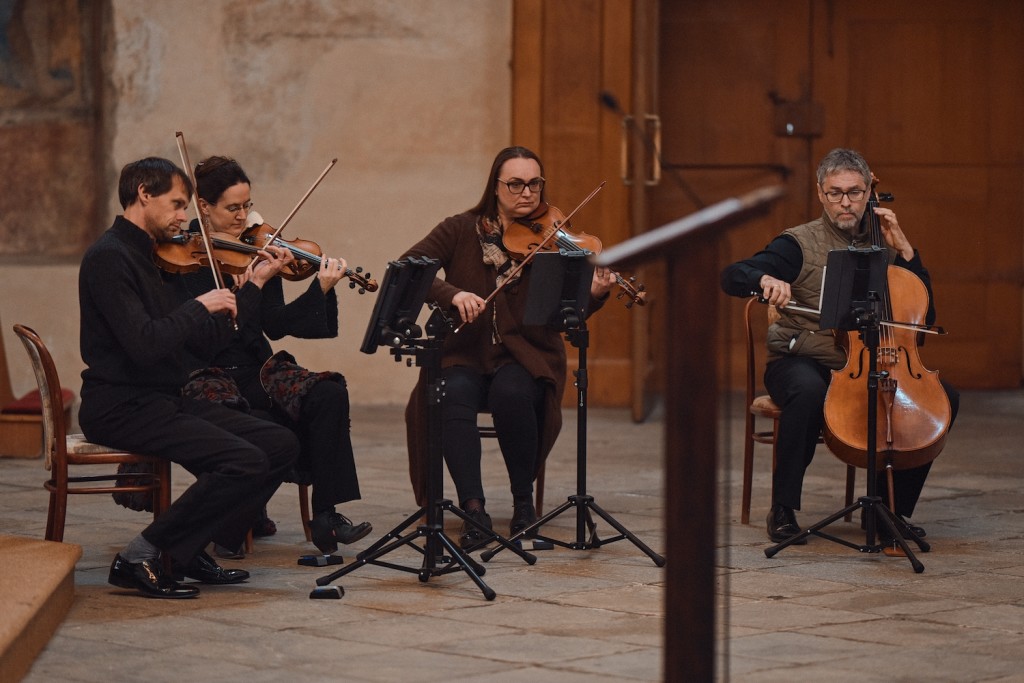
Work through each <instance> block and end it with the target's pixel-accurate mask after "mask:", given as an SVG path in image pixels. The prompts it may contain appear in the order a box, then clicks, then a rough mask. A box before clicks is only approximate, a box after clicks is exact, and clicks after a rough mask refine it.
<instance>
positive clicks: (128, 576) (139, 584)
mask: <svg viewBox="0 0 1024 683" xmlns="http://www.w3.org/2000/svg"><path fill="white" fill-rule="evenodd" d="M107 583H109V584H110V585H112V586H117V587H118V588H134V589H135V590H137V591H139V592H140V593H142V594H143V595H145V596H146V597H147V598H194V597H195V596H197V595H199V589H198V588H196V587H195V586H182V585H181V584H179V583H178V582H177V581H175V580H174V579H172V578H170V577H168V576H164V575H163V567H162V566H161V563H160V560H159V559H155V558H154V559H151V560H143V561H142V562H128V561H126V560H125V559H124V558H123V557H121V556H120V555H117V556H115V557H114V562H113V563H112V564H111V565H110V574H109V576H107Z"/></svg>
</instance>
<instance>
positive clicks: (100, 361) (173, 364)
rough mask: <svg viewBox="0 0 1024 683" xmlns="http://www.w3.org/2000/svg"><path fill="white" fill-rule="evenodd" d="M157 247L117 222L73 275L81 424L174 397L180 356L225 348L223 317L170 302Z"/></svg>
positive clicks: (192, 303)
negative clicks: (135, 403) (149, 398)
mask: <svg viewBox="0 0 1024 683" xmlns="http://www.w3.org/2000/svg"><path fill="white" fill-rule="evenodd" d="M154 246H155V243H154V242H153V239H152V238H151V237H150V236H149V235H148V234H147V233H146V232H145V231H143V230H142V229H141V228H139V227H138V226H136V225H135V224H134V223H132V222H131V221H129V220H127V219H125V218H124V217H123V216H118V217H117V218H115V219H114V223H113V225H111V227H110V229H108V230H107V231H106V232H105V233H104V234H103V235H102V236H100V238H99V239H98V240H97V241H96V242H95V244H93V245H92V246H91V247H90V248H89V249H88V251H86V253H85V256H84V257H83V258H82V264H81V268H80V270H79V274H78V298H79V306H80V309H81V321H80V333H79V338H80V341H79V343H80V350H81V353H82V360H83V361H84V362H85V365H86V368H85V370H83V371H82V393H81V395H82V408H81V414H80V419H82V420H83V421H87V420H88V418H89V417H90V416H100V415H103V414H104V413H106V412H108V411H110V410H114V409H116V408H117V407H118V406H119V405H122V404H123V403H125V402H127V401H130V400H132V399H135V398H138V397H140V396H143V395H147V394H150V393H153V392H157V393H161V394H168V395H174V396H177V395H178V394H179V392H180V390H181V387H182V386H183V385H184V384H185V381H186V379H187V376H188V372H187V367H186V361H185V357H184V354H183V350H186V349H187V350H189V351H191V352H193V353H197V352H200V350H201V349H203V348H209V347H211V346H216V345H220V344H223V343H225V340H227V339H228V338H229V336H230V334H231V326H230V322H229V320H228V317H227V316H226V315H223V314H220V315H210V313H209V312H207V310H206V308H205V307H204V306H203V305H202V304H201V303H199V302H198V301H196V300H195V299H188V300H185V301H176V300H175V298H174V297H173V296H172V295H171V292H170V291H169V290H168V289H167V288H166V287H165V286H164V284H163V282H162V279H161V274H160V270H159V269H158V268H157V266H156V264H155V263H154V260H153V250H154Z"/></svg>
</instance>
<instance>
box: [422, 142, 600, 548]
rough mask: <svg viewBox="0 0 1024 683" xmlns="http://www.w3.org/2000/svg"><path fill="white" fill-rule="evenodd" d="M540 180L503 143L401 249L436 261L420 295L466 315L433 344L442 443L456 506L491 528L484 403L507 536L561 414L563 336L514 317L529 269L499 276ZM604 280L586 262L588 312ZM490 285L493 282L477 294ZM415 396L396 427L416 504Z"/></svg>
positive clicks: (474, 533) (533, 206) (527, 510)
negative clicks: (469, 193) (402, 429)
mask: <svg viewBox="0 0 1024 683" xmlns="http://www.w3.org/2000/svg"><path fill="white" fill-rule="evenodd" d="M544 186H545V181H544V169H543V166H542V164H541V161H540V159H539V158H538V157H537V155H536V154H535V153H533V152H532V151H530V150H528V149H526V148H524V147H509V148H506V149H503V150H502V151H501V152H499V153H498V155H497V156H496V157H495V159H494V163H493V164H492V166H491V170H490V174H489V175H488V177H487V181H486V184H485V186H484V192H483V196H482V197H481V198H480V201H479V202H477V204H476V206H474V207H473V208H471V209H469V210H468V211H465V212H463V213H460V214H458V215H456V216H452V217H450V218H446V219H445V220H443V221H442V222H441V223H440V224H438V225H437V226H436V227H435V228H434V229H433V230H431V231H430V233H429V234H428V235H427V236H426V237H424V238H423V239H422V240H421V241H420V242H418V243H417V244H416V245H414V246H413V247H412V248H411V249H410V250H409V251H408V252H406V254H405V255H404V256H403V258H404V257H409V256H427V257H430V258H434V259H438V260H439V261H440V262H441V268H442V269H443V270H444V279H440V278H438V279H436V280H435V281H434V284H433V286H432V287H431V289H430V294H429V296H428V298H429V299H431V300H434V301H436V302H437V303H438V304H439V306H440V307H441V309H442V310H444V309H447V310H449V311H453V312H454V313H455V314H456V315H457V316H458V319H459V321H461V322H464V323H466V325H465V326H464V327H463V328H462V329H461V330H460V331H459V332H458V333H457V334H451V333H450V334H448V335H447V337H446V338H445V341H444V347H443V350H442V368H443V370H442V373H443V376H444V378H445V398H444V401H443V402H442V420H443V423H444V427H443V435H444V437H443V451H444V458H445V462H446V463H447V465H448V471H449V473H450V474H451V477H452V480H453V481H454V483H455V488H456V490H457V494H458V500H459V506H460V507H461V508H462V509H463V510H465V511H466V512H467V513H468V514H469V515H470V516H472V517H473V518H474V519H475V520H476V521H477V522H478V523H480V524H482V525H483V526H485V527H487V528H491V519H490V516H489V515H488V513H487V512H486V509H485V502H486V499H485V496H484V490H483V484H482V481H481V464H480V456H481V446H480V434H479V431H478V430H477V413H478V412H482V411H486V412H490V413H491V415H492V416H493V420H494V427H495V430H496V431H497V434H498V444H499V446H500V448H501V453H502V456H503V458H504V460H505V466H506V468H507V470H508V475H509V480H510V484H511V491H512V499H513V512H512V518H511V523H510V525H509V531H510V534H512V535H514V534H515V533H517V532H518V531H521V530H522V529H524V528H526V527H527V526H529V525H530V524H532V523H533V522H534V521H536V510H535V508H534V505H533V481H534V479H535V477H536V474H537V471H538V468H539V466H540V464H541V463H542V462H543V459H544V458H545V457H547V454H548V453H549V452H550V451H551V448H552V446H553V445H554V442H555V439H556V438H557V436H558V432H559V430H560V428H561V423H562V415H561V407H560V406H561V401H562V393H563V391H564V389H565V379H566V354H565V344H564V342H563V341H562V337H561V336H560V334H559V332H558V331H556V330H554V329H551V328H548V327H544V326H525V325H523V324H522V320H523V314H524V312H525V305H526V294H527V292H528V291H529V280H530V268H529V267H528V266H527V267H526V268H524V269H522V271H521V272H520V273H519V274H518V275H517V276H516V278H515V280H514V281H509V282H507V281H506V279H507V278H508V276H509V274H510V273H511V272H513V271H514V268H515V262H514V261H515V258H514V257H513V256H511V255H510V254H509V253H508V252H507V251H506V249H505V247H504V245H503V243H502V234H503V232H504V231H505V229H506V228H507V227H508V226H509V225H511V224H512V222H513V221H515V220H516V219H517V218H523V217H526V216H530V215H531V214H534V213H535V212H537V211H538V209H540V208H541V207H545V206H546V203H545V187H544ZM614 283H615V277H614V274H613V273H610V272H608V271H607V270H605V269H600V270H598V271H595V273H594V279H593V283H592V286H591V297H592V301H591V305H590V306H588V309H587V310H588V312H593V311H595V310H597V308H599V307H600V306H601V305H602V304H603V302H604V300H605V299H606V298H607V297H608V294H609V292H610V290H611V288H612V286H613V285H614ZM499 286H500V287H501V289H500V291H498V292H497V293H496V294H495V295H494V296H493V297H492V298H491V299H490V301H489V302H487V301H486V300H487V299H488V296H489V294H491V293H492V292H493V291H495V290H496V288H497V287H499ZM421 381H422V376H421ZM421 396H422V391H421V390H420V388H419V387H417V388H416V389H415V390H414V391H413V393H412V398H411V399H410V401H409V405H408V407H407V408H406V426H407V429H408V444H409V456H410V474H411V476H412V478H413V488H414V489H415V491H416V495H417V498H418V499H419V501H420V502H421V503H422V502H425V501H424V500H423V499H424V497H425V493H424V491H425V481H424V480H423V478H422V475H421V474H420V473H421V472H422V471H423V467H422V463H423V462H424V461H425V458H426V454H425V452H424V448H425V444H426V439H425V438H423V434H424V433H425V430H426V424H425V406H423V405H421V403H422V399H421ZM484 540H486V538H485V536H484V535H483V534H482V533H481V532H479V531H478V530H477V529H476V528H475V527H473V526H471V525H469V524H464V525H463V529H462V532H461V536H460V539H459V542H460V545H461V546H462V547H463V548H471V547H473V546H476V545H478V544H480V543H481V542H482V541H484Z"/></svg>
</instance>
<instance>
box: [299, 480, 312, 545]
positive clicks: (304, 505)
mask: <svg viewBox="0 0 1024 683" xmlns="http://www.w3.org/2000/svg"><path fill="white" fill-rule="evenodd" d="M299 517H301V518H302V531H303V533H305V534H306V542H307V543H312V542H313V534H312V533H311V532H310V530H309V520H310V517H309V486H307V485H306V484H299Z"/></svg>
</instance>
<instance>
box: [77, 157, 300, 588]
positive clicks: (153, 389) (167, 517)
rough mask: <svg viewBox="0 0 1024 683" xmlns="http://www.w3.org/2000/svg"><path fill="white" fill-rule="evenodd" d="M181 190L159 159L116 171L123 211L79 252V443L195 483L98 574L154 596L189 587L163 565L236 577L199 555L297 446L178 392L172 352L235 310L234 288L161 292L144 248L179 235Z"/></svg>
mask: <svg viewBox="0 0 1024 683" xmlns="http://www.w3.org/2000/svg"><path fill="white" fill-rule="evenodd" d="M191 194H192V184H191V182H190V181H189V179H188V176H187V175H185V173H184V172H183V171H182V170H181V169H179V168H178V167H177V166H175V165H174V164H173V163H171V162H170V161H167V160H166V159H159V158H153V157H151V158H147V159H142V160H140V161H137V162H133V163H130V164H128V165H126V166H125V167H124V168H123V169H122V171H121V177H120V180H119V183H118V195H119V199H120V202H121V206H122V207H123V208H124V214H123V215H122V216H118V217H116V218H115V219H114V223H113V225H112V226H111V227H110V229H108V230H107V231H106V232H105V233H104V234H103V235H102V236H100V238H99V239H98V240H97V241H96V243H95V244H93V245H92V247H90V248H89V250H88V251H87V252H86V254H85V256H84V257H83V259H82V265H81V270H80V272H79V282H78V287H79V304H80V307H81V334H80V339H81V342H80V343H81V352H82V360H83V361H85V364H86V369H85V370H84V371H83V372H82V381H83V383H82V392H81V396H82V406H81V410H80V411H79V423H80V424H81V427H82V431H83V432H84V434H85V436H86V437H87V438H88V439H89V440H90V441H95V442H98V443H102V444H104V445H107V446H111V447H114V448H119V449H123V450H126V451H131V452H136V453H146V454H149V455H154V456H157V457H161V458H166V459H168V460H170V461H172V462H175V463H178V464H179V465H181V466H182V467H184V468H185V469H186V470H188V471H189V472H190V473H192V474H193V475H195V477H196V481H195V483H194V484H192V486H190V487H189V488H188V489H187V490H186V491H185V492H184V493H183V494H182V495H181V496H180V497H179V498H178V499H177V500H176V501H175V502H174V503H173V504H172V505H171V507H170V508H169V509H168V510H167V511H166V512H164V513H163V514H161V515H160V517H159V518H158V519H156V520H154V522H153V523H152V524H150V525H149V526H148V527H146V528H145V529H144V530H143V531H142V533H141V534H140V535H139V536H137V537H136V538H135V539H133V540H132V541H131V542H130V543H129V544H128V545H127V546H126V547H125V549H124V550H122V551H121V552H120V553H119V554H118V555H117V556H116V557H115V558H114V562H113V564H112V565H111V568H110V575H109V578H108V581H109V582H110V583H111V584H113V585H115V586H119V587H122V588H135V589H137V590H139V591H140V592H141V593H142V594H143V595H146V596H148V597H157V598H187V597H193V596H195V595H197V594H198V593H199V591H198V589H197V588H195V587H194V586H191V585H183V584H179V583H178V582H177V581H175V579H174V578H172V577H170V576H167V575H165V574H164V572H163V571H162V566H161V562H160V560H159V557H160V554H161V553H166V554H167V555H169V556H170V557H171V559H172V561H173V564H174V567H175V574H178V573H180V574H181V575H183V576H186V577H189V578H192V579H196V580H198V581H200V582H203V583H217V584H223V583H238V582H240V581H245V580H246V579H247V578H248V577H249V573H248V572H246V571H244V570H241V569H224V568H222V567H220V566H218V565H217V563H216V562H215V561H214V560H213V559H212V558H211V557H210V556H209V555H208V554H207V553H206V552H205V548H206V546H207V545H208V544H209V543H210V542H211V541H215V542H217V543H219V544H220V545H224V546H227V547H237V546H238V545H239V544H240V543H241V541H242V539H243V538H244V536H245V533H246V530H247V529H248V527H249V525H250V524H251V523H252V520H253V519H254V517H255V516H256V514H257V513H258V512H259V511H260V510H261V509H262V508H263V506H264V505H265V504H266V502H267V501H268V500H269V499H270V496H271V495H273V493H274V491H275V490H276V489H277V487H278V486H279V485H280V483H281V481H282V479H283V478H284V476H285V474H286V473H287V472H288V471H289V470H290V468H291V466H292V463H293V462H294V460H295V457H296V455H297V454H298V450H299V446H298V441H297V440H296V438H295V436H294V435H293V434H292V433H291V432H290V431H289V430H287V429H285V428H283V427H280V426H278V425H275V424H273V423H270V422H267V421H264V420H260V419H258V418H254V417H251V416H249V415H246V414H245V413H242V412H239V411H236V410H232V409H230V408H226V407H224V406H221V405H219V404H215V403H209V402H206V401H196V400H192V399H187V398H183V397H182V396H181V388H182V386H183V385H184V384H185V382H186V380H187V373H186V369H185V363H184V360H183V357H182V351H183V349H193V350H200V349H202V348H204V347H209V346H212V345H220V344H223V343H224V341H225V340H226V339H228V338H229V337H230V335H231V333H232V318H233V316H235V315H236V314H237V307H236V303H235V296H234V294H233V293H231V292H230V291H228V290H224V289H215V290H212V291H210V292H207V293H205V294H203V295H201V296H198V297H196V298H195V299H191V300H188V301H186V302H184V303H182V304H181V305H177V304H175V303H174V301H173V298H172V297H171V296H170V293H169V292H168V291H167V290H166V289H165V286H164V284H163V282H162V280H161V276H160V271H159V269H158V268H157V266H156V265H155V262H154V250H155V249H156V247H157V246H158V245H159V244H160V243H163V242H167V241H169V240H170V239H171V238H172V237H173V236H174V235H176V234H178V233H179V232H180V231H181V226H182V223H183V221H184V220H185V209H186V207H187V206H188V201H189V198H190V197H191ZM264 256H265V259H266V260H265V261H263V262H261V265H260V267H259V268H258V269H256V271H255V272H254V277H272V276H273V275H274V274H276V273H277V272H278V271H279V270H280V267H281V265H282V259H281V258H280V257H279V256H278V255H277V254H273V253H266V254H265V255H264Z"/></svg>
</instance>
